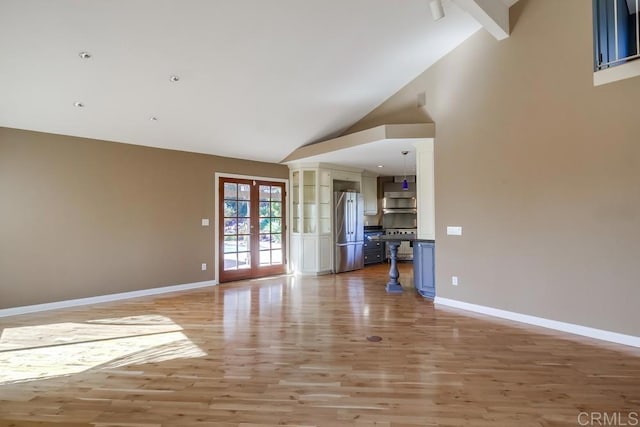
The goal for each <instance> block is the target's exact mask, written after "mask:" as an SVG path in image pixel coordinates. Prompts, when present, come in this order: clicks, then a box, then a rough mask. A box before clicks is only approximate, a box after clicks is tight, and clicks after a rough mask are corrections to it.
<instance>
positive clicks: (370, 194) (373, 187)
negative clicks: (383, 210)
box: [362, 175, 378, 215]
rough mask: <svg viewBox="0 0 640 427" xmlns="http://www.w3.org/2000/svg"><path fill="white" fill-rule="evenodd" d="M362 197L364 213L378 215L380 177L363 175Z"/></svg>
mask: <svg viewBox="0 0 640 427" xmlns="http://www.w3.org/2000/svg"><path fill="white" fill-rule="evenodd" d="M362 197H363V199H364V214H365V215H378V179H377V178H376V177H375V176H370V175H362Z"/></svg>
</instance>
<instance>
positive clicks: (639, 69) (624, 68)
mask: <svg viewBox="0 0 640 427" xmlns="http://www.w3.org/2000/svg"><path fill="white" fill-rule="evenodd" d="M636 76H640V59H636V60H634V61H630V62H626V63H624V64H620V65H616V66H615V67H610V68H607V69H604V70H600V71H596V72H595V73H593V85H594V86H601V85H605V84H607V83H613V82H617V81H618V80H624V79H629V78H631V77H636Z"/></svg>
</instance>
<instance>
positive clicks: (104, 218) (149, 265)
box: [0, 128, 288, 309]
mask: <svg viewBox="0 0 640 427" xmlns="http://www.w3.org/2000/svg"><path fill="white" fill-rule="evenodd" d="M216 172H225V173H234V174H246V175H253V176H264V177H274V178H287V177H288V169H287V167H286V166H281V165H275V164H269V163H259V162H251V161H246V160H237V159H229V158H223V157H216V156H209V155H204V154H193V153H185V152H180V151H171V150H162V149H155V148H148V147H141V146H136V145H127V144H118V143H110V142H105V141H96V140H89V139H82V138H72V137H67V136H59V135H51V134H44V133H37V132H28V131H20V130H15V129H7V128H0V309H1V308H8V307H17V306H24V305H29V304H38V303H45V302H53V301H61V300H67V299H72V298H82V297H89V296H96V295H105V294H111V293H117V292H126V291H132V290H139V289H147V288H154V287H159V286H167V285H176V284H184V283H192V282H199V281H205V280H213V278H214V276H213V275H214V262H215V260H216V249H215V248H214V241H213V233H214V227H215V224H214V223H213V219H214V174H215V173H216ZM202 218H209V219H210V223H211V226H210V227H202V226H201V219H202ZM203 262H206V263H207V264H208V270H207V271H204V272H203V271H201V269H200V264H201V263H203Z"/></svg>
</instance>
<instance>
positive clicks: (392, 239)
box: [369, 234, 416, 294]
mask: <svg viewBox="0 0 640 427" xmlns="http://www.w3.org/2000/svg"><path fill="white" fill-rule="evenodd" d="M369 240H373V241H380V242H385V243H386V244H387V245H389V259H390V260H391V267H390V268H389V282H388V283H387V286H386V288H385V289H386V290H387V293H389V294H399V293H402V291H403V289H402V284H401V283H400V280H398V279H399V278H400V271H398V247H399V246H400V244H401V243H402V242H413V241H414V240H416V235H415V234H390V235H383V236H371V237H369Z"/></svg>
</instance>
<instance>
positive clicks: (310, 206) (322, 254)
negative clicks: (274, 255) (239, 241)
mask: <svg viewBox="0 0 640 427" xmlns="http://www.w3.org/2000/svg"><path fill="white" fill-rule="evenodd" d="M289 169H290V172H289V174H290V176H289V179H290V182H291V195H290V197H289V200H290V207H291V208H290V209H291V227H290V230H291V235H290V256H291V267H292V270H293V271H294V272H295V273H300V274H311V275H313V274H325V273H330V272H332V271H333V246H334V242H333V223H332V221H333V191H334V189H337V188H334V181H335V180H338V182H337V183H336V186H340V185H343V184H344V183H347V186H350V187H352V188H356V189H360V188H361V179H362V176H361V173H360V172H359V171H358V172H356V171H348V170H342V169H337V168H331V167H330V166H328V165H324V164H322V165H321V164H299V165H289Z"/></svg>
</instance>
